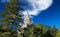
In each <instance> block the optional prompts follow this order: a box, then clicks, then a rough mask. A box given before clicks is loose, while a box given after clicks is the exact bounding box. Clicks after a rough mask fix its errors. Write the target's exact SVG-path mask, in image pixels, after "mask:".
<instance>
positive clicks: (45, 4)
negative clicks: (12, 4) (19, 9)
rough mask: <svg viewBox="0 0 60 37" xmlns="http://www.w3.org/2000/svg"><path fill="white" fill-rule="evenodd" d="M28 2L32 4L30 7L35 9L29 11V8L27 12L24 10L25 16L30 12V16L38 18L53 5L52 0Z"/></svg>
mask: <svg viewBox="0 0 60 37" xmlns="http://www.w3.org/2000/svg"><path fill="white" fill-rule="evenodd" d="M28 2H29V3H30V5H31V7H32V8H33V9H32V10H29V8H28V9H27V10H24V11H23V14H24V15H26V12H29V15H34V16H36V15H38V14H39V13H40V12H41V11H43V10H46V9H47V8H49V7H50V6H51V5H52V0H28ZM26 6H27V5H26ZM39 11H40V12H39Z"/></svg>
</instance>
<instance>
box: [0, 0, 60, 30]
mask: <svg viewBox="0 0 60 37" xmlns="http://www.w3.org/2000/svg"><path fill="white" fill-rule="evenodd" d="M3 11H4V4H3V3H2V2H0V13H1V12H3ZM0 19H1V17H0ZM33 21H34V24H37V23H41V24H45V25H47V26H54V25H56V27H57V28H58V29H59V28H60V0H53V4H52V6H51V7H49V8H48V9H46V10H44V11H42V12H41V13H40V14H38V15H37V16H34V18H33Z"/></svg>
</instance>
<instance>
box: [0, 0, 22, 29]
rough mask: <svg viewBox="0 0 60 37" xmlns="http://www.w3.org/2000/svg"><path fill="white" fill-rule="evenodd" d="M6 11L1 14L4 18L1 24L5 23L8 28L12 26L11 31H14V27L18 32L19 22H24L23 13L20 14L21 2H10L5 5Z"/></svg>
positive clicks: (16, 0)
mask: <svg viewBox="0 0 60 37" xmlns="http://www.w3.org/2000/svg"><path fill="white" fill-rule="evenodd" d="M5 9H6V10H5V12H3V13H0V14H1V15H2V16H3V19H2V20H0V22H3V23H4V25H6V26H9V25H10V24H12V28H11V29H13V28H14V27H13V26H15V27H16V28H14V29H15V30H16V29H17V27H18V26H19V25H18V22H21V21H22V13H20V12H19V10H21V6H20V2H19V0H10V2H9V3H6V4H5ZM6 29H7V28H6ZM8 29H9V28H8Z"/></svg>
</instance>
